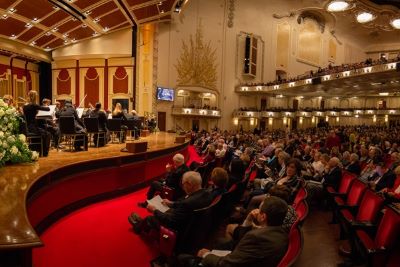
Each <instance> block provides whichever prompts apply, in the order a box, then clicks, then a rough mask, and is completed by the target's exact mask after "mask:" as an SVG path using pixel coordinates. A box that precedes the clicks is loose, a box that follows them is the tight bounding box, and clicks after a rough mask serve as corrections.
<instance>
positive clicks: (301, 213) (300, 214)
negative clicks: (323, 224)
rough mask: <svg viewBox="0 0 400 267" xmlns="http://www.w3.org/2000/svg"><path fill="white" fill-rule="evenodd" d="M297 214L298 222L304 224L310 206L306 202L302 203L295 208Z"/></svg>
mask: <svg viewBox="0 0 400 267" xmlns="http://www.w3.org/2000/svg"><path fill="white" fill-rule="evenodd" d="M295 210H296V214H297V221H298V222H299V224H302V223H303V222H304V220H305V219H306V217H307V215H308V205H307V202H306V201H305V200H302V201H300V202H299V203H298V204H297V206H296V207H295Z"/></svg>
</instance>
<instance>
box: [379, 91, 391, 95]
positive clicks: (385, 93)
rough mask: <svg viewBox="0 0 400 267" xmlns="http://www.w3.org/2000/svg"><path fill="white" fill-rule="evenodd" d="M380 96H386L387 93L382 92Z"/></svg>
mask: <svg viewBox="0 0 400 267" xmlns="http://www.w3.org/2000/svg"><path fill="white" fill-rule="evenodd" d="M379 95H380V96H388V95H389V93H388V92H383V93H379Z"/></svg>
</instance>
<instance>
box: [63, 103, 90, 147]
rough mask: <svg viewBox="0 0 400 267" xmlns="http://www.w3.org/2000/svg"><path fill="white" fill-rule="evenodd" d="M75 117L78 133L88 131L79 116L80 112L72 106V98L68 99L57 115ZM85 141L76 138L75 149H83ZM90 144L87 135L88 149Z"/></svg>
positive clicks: (86, 143) (86, 144)
mask: <svg viewBox="0 0 400 267" xmlns="http://www.w3.org/2000/svg"><path fill="white" fill-rule="evenodd" d="M63 116H65V117H74V121H75V132H76V133H86V129H85V126H84V124H83V122H82V120H81V119H80V118H79V116H78V113H77V112H76V109H75V108H74V107H73V106H72V100H71V99H66V100H65V102H64V107H63V108H62V109H61V110H59V111H58V112H57V113H56V117H57V118H60V117H63ZM82 143H83V142H82V141H81V140H76V141H75V143H74V147H75V151H82V148H81V146H82V145H83V144H82ZM87 146H88V138H87V135H85V148H84V149H85V150H87Z"/></svg>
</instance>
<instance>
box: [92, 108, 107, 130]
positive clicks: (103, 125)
mask: <svg viewBox="0 0 400 267" xmlns="http://www.w3.org/2000/svg"><path fill="white" fill-rule="evenodd" d="M89 117H90V118H98V119H99V130H100V131H107V115H106V113H105V112H104V111H102V110H100V109H94V110H92V111H91V112H90V113H89Z"/></svg>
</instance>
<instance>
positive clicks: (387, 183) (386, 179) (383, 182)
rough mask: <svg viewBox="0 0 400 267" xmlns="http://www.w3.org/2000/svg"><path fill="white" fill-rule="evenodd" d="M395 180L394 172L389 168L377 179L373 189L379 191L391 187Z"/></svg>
mask: <svg viewBox="0 0 400 267" xmlns="http://www.w3.org/2000/svg"><path fill="white" fill-rule="evenodd" d="M395 180H396V174H395V173H394V172H393V170H390V169H389V170H388V171H387V172H385V173H384V174H383V175H382V177H381V178H380V179H379V181H378V183H377V184H376V187H375V190H376V191H380V190H382V189H383V188H392V187H393V185H394V181H395Z"/></svg>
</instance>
